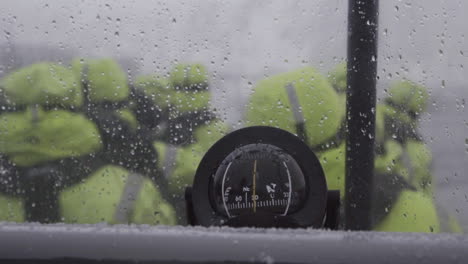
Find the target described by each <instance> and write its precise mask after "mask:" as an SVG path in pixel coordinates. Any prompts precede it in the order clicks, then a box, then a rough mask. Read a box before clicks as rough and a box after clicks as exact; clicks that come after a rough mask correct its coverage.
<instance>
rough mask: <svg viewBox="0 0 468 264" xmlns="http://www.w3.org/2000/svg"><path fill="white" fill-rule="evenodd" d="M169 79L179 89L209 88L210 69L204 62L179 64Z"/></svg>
mask: <svg viewBox="0 0 468 264" xmlns="http://www.w3.org/2000/svg"><path fill="white" fill-rule="evenodd" d="M169 81H170V82H171V84H172V85H173V87H174V88H175V89H178V90H207V89H208V71H207V70H206V68H205V66H203V65H202V64H196V63H194V64H177V65H176V66H175V67H174V68H173V69H172V71H171V72H170V74H169Z"/></svg>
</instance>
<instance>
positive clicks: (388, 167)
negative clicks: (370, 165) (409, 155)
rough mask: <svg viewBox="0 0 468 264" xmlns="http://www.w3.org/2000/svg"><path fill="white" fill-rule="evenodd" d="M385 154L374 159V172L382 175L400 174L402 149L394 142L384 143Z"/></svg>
mask: <svg viewBox="0 0 468 264" xmlns="http://www.w3.org/2000/svg"><path fill="white" fill-rule="evenodd" d="M384 149H385V152H384V153H383V154H381V155H377V156H376V157H375V163H374V164H375V171H376V172H378V173H382V174H388V173H397V174H398V173H399V172H401V168H402V164H401V157H402V154H403V147H402V146H401V145H400V143H398V142H397V141H395V140H387V141H385V143H384Z"/></svg>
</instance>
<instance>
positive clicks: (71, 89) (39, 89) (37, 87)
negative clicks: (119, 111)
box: [0, 62, 83, 107]
mask: <svg viewBox="0 0 468 264" xmlns="http://www.w3.org/2000/svg"><path fill="white" fill-rule="evenodd" d="M0 93H3V96H4V98H2V99H0V102H1V104H2V105H12V106H14V105H61V106H74V107H77V106H80V105H81V104H82V103H83V94H82V91H81V83H80V79H79V78H77V77H76V75H75V74H73V71H71V70H69V69H67V68H65V67H63V66H61V65H58V64H54V63H47V62H43V63H37V64H32V65H30V66H27V67H24V68H21V69H19V70H16V71H14V72H12V73H10V74H8V75H7V76H5V77H4V78H2V79H1V80H0Z"/></svg>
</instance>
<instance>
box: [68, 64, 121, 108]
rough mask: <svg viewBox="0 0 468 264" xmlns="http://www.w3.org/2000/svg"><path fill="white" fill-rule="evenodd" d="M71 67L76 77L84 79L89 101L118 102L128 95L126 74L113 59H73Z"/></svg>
mask: <svg viewBox="0 0 468 264" xmlns="http://www.w3.org/2000/svg"><path fill="white" fill-rule="evenodd" d="M71 68H72V70H73V72H74V73H75V76H77V78H79V79H80V80H81V79H84V81H86V83H87V85H88V93H89V99H90V101H91V102H102V101H110V102H118V101H123V100H125V99H127V98H128V97H129V95H130V88H129V87H128V83H127V75H126V74H125V72H124V71H123V70H122V68H121V67H120V65H119V64H118V63H117V62H116V61H114V60H113V59H107V58H105V59H94V60H85V59H74V60H73V61H72V63H71Z"/></svg>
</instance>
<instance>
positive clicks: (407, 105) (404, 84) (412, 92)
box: [386, 80, 429, 114]
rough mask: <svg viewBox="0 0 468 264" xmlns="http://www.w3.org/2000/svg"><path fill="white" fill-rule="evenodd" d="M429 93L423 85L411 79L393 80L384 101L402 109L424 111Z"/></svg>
mask: <svg viewBox="0 0 468 264" xmlns="http://www.w3.org/2000/svg"><path fill="white" fill-rule="evenodd" d="M428 100H429V94H428V93H427V90H426V88H425V87H424V86H422V85H418V84H416V83H413V82H411V81H407V80H404V81H397V82H393V83H392V84H391V86H390V88H389V96H388V98H386V101H387V102H389V103H390V104H393V105H395V106H396V107H397V108H400V109H401V110H403V111H407V112H411V113H415V114H420V113H423V112H425V111H426V106H427V102H428Z"/></svg>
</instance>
